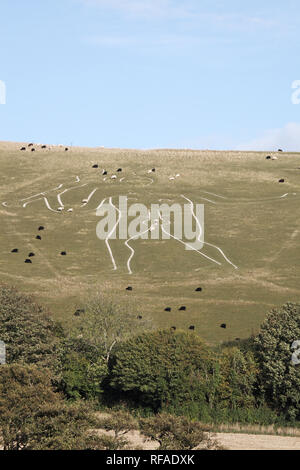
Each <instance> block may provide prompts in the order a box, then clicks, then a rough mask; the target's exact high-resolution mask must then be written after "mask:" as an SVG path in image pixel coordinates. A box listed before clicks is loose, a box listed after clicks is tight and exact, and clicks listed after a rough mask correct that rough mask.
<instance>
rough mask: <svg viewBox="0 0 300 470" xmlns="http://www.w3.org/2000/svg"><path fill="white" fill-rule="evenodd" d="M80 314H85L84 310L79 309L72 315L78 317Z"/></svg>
mask: <svg viewBox="0 0 300 470" xmlns="http://www.w3.org/2000/svg"><path fill="white" fill-rule="evenodd" d="M82 313H85V310H84V308H79V309H78V310H76V312H75V313H74V316H75V317H80V315H81V314H82Z"/></svg>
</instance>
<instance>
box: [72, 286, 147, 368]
mask: <svg viewBox="0 0 300 470" xmlns="http://www.w3.org/2000/svg"><path fill="white" fill-rule="evenodd" d="M84 310H85V312H84V313H83V314H82V315H81V316H79V317H77V318H76V319H74V322H73V327H72V331H71V335H70V336H71V338H81V339H82V340H83V341H84V342H85V343H86V344H89V345H90V346H92V347H95V348H97V350H98V351H99V352H101V354H102V357H103V358H104V360H105V361H106V362H108V361H109V358H110V355H111V353H112V351H113V350H114V348H115V346H116V345H117V344H118V343H119V342H120V341H123V340H124V339H126V338H128V337H129V336H130V335H132V332H135V333H138V332H139V331H144V330H145V329H146V328H149V326H150V323H149V322H146V321H145V320H143V319H139V318H138V316H137V315H136V313H134V312H132V311H131V309H130V308H128V307H126V306H123V305H122V306H121V305H118V304H116V303H114V302H113V301H112V300H111V299H110V298H108V297H104V296H102V295H101V294H96V295H95V297H94V298H92V299H90V300H89V302H87V304H86V305H85V308H84Z"/></svg>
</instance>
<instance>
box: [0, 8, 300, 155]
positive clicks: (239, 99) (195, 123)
mask: <svg viewBox="0 0 300 470" xmlns="http://www.w3.org/2000/svg"><path fill="white" fill-rule="evenodd" d="M0 12H1V27H0V59H1V60H0V80H1V81H3V82H5V84H6V104H5V105H0V140H10V141H35V142H45V143H52V144H58V143H63V144H68V145H69V144H70V143H73V144H74V145H85V146H105V147H126V148H158V147H159V148H165V147H167V148H200V149H201V148H210V149H266V150H273V149H277V148H278V147H282V148H284V149H287V150H299V151H300V105H298V106H297V105H295V104H292V101H291V96H292V93H293V90H292V83H293V82H294V81H295V80H300V67H299V62H300V59H299V57H300V40H299V30H300V15H299V1H298V0H285V1H283V0H264V1H263V2H261V1H258V0H251V1H248V0H244V1H242V2H241V1H240V0H225V1H218V0H215V1H212V0H43V1H39V0H26V1H24V0H2V1H1V8H0ZM299 96H300V95H299Z"/></svg>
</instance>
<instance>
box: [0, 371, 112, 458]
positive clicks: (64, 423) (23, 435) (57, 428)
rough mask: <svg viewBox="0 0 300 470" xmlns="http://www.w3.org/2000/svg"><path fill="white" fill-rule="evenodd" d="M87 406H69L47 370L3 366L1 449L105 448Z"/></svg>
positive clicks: (0, 420)
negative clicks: (95, 429)
mask: <svg viewBox="0 0 300 470" xmlns="http://www.w3.org/2000/svg"><path fill="white" fill-rule="evenodd" d="M96 424H97V421H96V420H95V418H94V414H93V412H92V410H91V409H90V408H89V407H88V406H87V405H86V404H79V405H71V406H69V405H67V404H66V403H64V401H63V399H62V397H61V396H60V394H58V393H55V392H54V391H53V389H52V387H51V376H50V374H49V372H47V370H45V369H44V370H40V369H38V368H37V367H36V366H28V365H25V366H24V365H21V364H11V365H2V366H0V445H2V446H3V448H4V450H28V449H34V450H69V449H70V450H73V449H74V450H81V449H94V448H100V449H103V448H105V442H104V441H103V439H101V438H100V437H98V436H97V434H96V432H93V431H91V429H93V426H96Z"/></svg>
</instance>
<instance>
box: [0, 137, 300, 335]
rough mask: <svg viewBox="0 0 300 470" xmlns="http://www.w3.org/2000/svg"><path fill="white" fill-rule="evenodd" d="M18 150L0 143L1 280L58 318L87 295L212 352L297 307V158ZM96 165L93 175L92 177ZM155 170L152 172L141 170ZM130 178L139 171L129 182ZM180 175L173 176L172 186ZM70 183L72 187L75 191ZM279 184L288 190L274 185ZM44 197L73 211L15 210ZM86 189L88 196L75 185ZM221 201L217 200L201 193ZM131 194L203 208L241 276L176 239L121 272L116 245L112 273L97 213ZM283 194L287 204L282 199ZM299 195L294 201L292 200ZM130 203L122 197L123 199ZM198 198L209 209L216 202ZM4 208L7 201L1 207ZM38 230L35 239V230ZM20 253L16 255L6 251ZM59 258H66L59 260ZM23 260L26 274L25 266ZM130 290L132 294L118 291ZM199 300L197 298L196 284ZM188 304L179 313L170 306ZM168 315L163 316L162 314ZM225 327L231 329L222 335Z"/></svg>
mask: <svg viewBox="0 0 300 470" xmlns="http://www.w3.org/2000/svg"><path fill="white" fill-rule="evenodd" d="M19 147H20V145H19V144H12V143H0V170H1V171H0V195H1V200H0V217H1V232H0V280H1V281H3V282H7V283H11V284H14V285H16V286H17V287H19V288H20V289H22V290H23V291H26V292H30V293H33V294H34V295H35V296H36V297H37V298H38V300H39V301H40V302H43V303H44V304H46V305H47V306H49V309H50V310H51V312H52V313H53V315H54V317H55V318H58V319H60V320H63V321H66V322H68V321H70V319H71V318H72V315H73V313H74V311H75V310H76V308H78V306H80V305H81V304H82V302H83V301H84V298H87V297H89V296H90V295H92V294H93V292H94V291H95V290H102V291H103V292H108V293H110V294H111V295H113V296H114V297H115V299H116V301H118V302H122V301H124V300H126V302H128V301H129V302H132V308H134V309H136V310H137V311H138V312H141V313H143V315H145V316H151V318H152V319H153V321H154V323H155V325H156V326H159V327H171V326H176V327H177V328H183V329H187V328H188V327H189V326H190V325H195V327H196V332H197V333H198V334H199V335H201V336H202V337H203V338H204V339H205V340H207V341H208V342H209V343H210V344H217V343H219V342H221V341H228V340H234V339H235V338H237V337H239V338H245V337H247V336H249V335H250V334H252V333H255V332H257V331H258V329H259V325H260V324H261V322H262V321H263V319H264V317H265V315H266V313H267V312H268V310H270V309H271V308H272V307H273V306H277V305H281V304H283V303H285V302H286V301H299V299H300V287H299V276H300V264H299V247H298V245H299V235H300V217H299V215H300V206H299V201H300V170H299V169H298V167H300V154H296V153H294V154H292V153H289V154H285V153H283V154H278V158H279V159H278V160H277V161H268V160H265V156H266V155H267V153H262V152H257V153H255V152H248V153H247V152H213V151H187V150H183V151H179V150H156V151H135V150H109V149H102V148H98V149H84V148H73V149H72V150H71V151H70V152H64V149H62V148H59V147H53V148H52V149H51V151H42V150H38V151H36V152H34V153H31V152H29V151H26V152H20V151H19ZM93 163H98V164H99V169H98V170H97V169H92V164H93ZM118 167H122V168H123V173H122V175H121V176H122V177H125V180H124V181H123V182H122V183H120V182H118V181H111V180H110V179H108V180H107V181H105V182H104V181H103V177H102V175H101V170H102V168H106V169H107V170H108V172H109V173H110V174H112V173H115V171H116V169H117V168H118ZM152 167H155V168H156V173H155V174H154V175H150V176H151V177H152V178H153V179H154V183H153V184H150V181H149V179H148V178H149V175H148V174H147V171H148V170H149V169H151V168H152ZM134 173H135V174H134ZM176 173H180V175H181V176H180V178H177V179H176V180H175V181H170V180H169V177H170V176H172V175H175V174H176ZM76 175H78V176H79V177H80V179H81V181H80V183H76V182H75V177H76ZM279 178H285V180H286V182H285V184H279V183H278V180H279ZM61 183H63V184H64V186H63V187H62V188H61V189H60V190H56V191H52V192H50V193H48V194H47V197H48V199H49V203H50V204H51V206H52V207H53V208H54V209H56V208H57V207H58V206H59V204H58V201H57V199H56V196H57V194H58V193H59V192H62V191H63V190H64V189H66V188H69V187H72V186H78V187H77V189H74V190H72V191H69V192H67V193H66V194H64V195H62V200H63V202H64V204H65V207H66V209H67V208H69V207H72V208H73V209H74V212H73V213H67V212H63V213H61V214H56V213H54V212H50V211H49V210H48V209H47V208H46V206H45V203H44V201H43V200H40V201H37V202H34V203H32V204H29V205H28V206H27V207H26V208H23V207H22V203H21V202H20V200H21V199H23V198H27V197H29V196H32V195H34V194H37V193H40V192H41V191H46V190H49V189H51V188H55V187H56V186H58V185H59V184H61ZM84 183H87V185H86V186H85V187H80V185H81V184H84ZM96 187H98V188H99V189H98V191H97V192H96V194H95V195H94V196H93V198H92V199H91V201H90V203H89V204H88V205H87V206H86V207H84V208H81V207H80V205H81V201H82V199H84V198H86V197H87V196H88V195H89V194H90V193H91V191H92V190H93V189H94V188H96ZM205 191H207V192H210V193H216V194H218V195H221V196H224V197H226V199H221V198H217V197H215V196H212V195H209V194H207V193H205ZM130 192H134V193H136V194H135V195H131V197H135V198H137V199H138V201H133V202H142V203H145V204H148V205H149V204H150V203H157V202H158V200H159V199H162V198H167V199H172V200H174V201H175V202H181V203H182V202H183V200H182V198H181V197H180V195H181V194H184V195H185V196H187V197H188V198H190V199H191V200H192V201H194V202H195V203H203V202H204V203H205V240H206V241H207V242H209V243H212V244H214V245H217V246H219V247H220V248H221V249H222V250H223V251H224V252H225V254H226V255H227V256H228V257H229V258H230V260H231V261H232V262H233V263H234V264H235V265H237V266H238V267H239V269H238V270H235V269H233V267H232V266H230V265H229V264H228V263H226V262H225V260H224V259H223V258H222V256H221V255H220V253H218V252H217V251H216V250H215V249H213V248H211V247H207V246H206V247H205V248H204V249H203V252H204V253H206V254H207V255H208V256H212V257H214V258H215V259H217V260H218V261H220V262H221V263H222V265H221V266H217V265H215V264H213V263H211V262H210V261H208V260H206V259H205V258H203V257H202V256H200V255H198V254H197V253H194V252H189V251H186V250H185V249H184V247H183V246H182V245H181V244H179V243H177V242H176V241H174V240H170V241H160V242H157V241H151V240H148V241H147V240H138V241H134V242H131V245H132V246H133V247H134V248H135V250H136V254H135V257H134V258H133V261H132V269H133V274H132V275H131V276H130V275H128V271H127V268H126V262H127V259H128V257H129V255H130V253H129V250H128V249H127V248H126V247H125V246H124V242H122V241H112V242H111V246H112V249H113V252H114V255H115V258H116V262H117V265H118V267H119V269H118V270H117V271H113V270H112V264H111V260H110V257H109V255H108V252H107V249H106V246H105V243H104V242H102V241H100V240H98V238H97V237H96V225H97V223H98V221H99V219H98V218H97V217H96V215H95V210H94V209H95V208H96V207H97V206H98V204H99V203H100V202H101V201H102V199H103V198H104V197H109V196H113V197H114V198H115V199H113V200H114V202H116V201H117V199H116V198H117V196H118V195H128V194H129V193H130ZM285 193H289V195H288V197H286V198H281V199H280V196H282V195H283V194H285ZM293 193H296V195H293ZM129 196H130V194H129ZM201 197H206V198H208V199H211V200H214V201H215V202H217V204H215V205H213V204H210V203H208V202H205V201H204V200H203V199H201ZM2 202H7V204H8V207H4V206H3V205H2ZM39 225H45V227H46V230H45V231H44V232H42V233H41V235H42V238H43V239H42V241H38V240H35V236H36V235H37V233H38V232H37V228H38V226H39ZM13 248H19V250H20V253H19V254H17V255H13V254H11V253H10V251H11V250H12V249H13ZM63 250H66V251H67V253H68V255H67V256H66V257H62V256H60V252H61V251H63ZM29 251H34V252H35V253H36V256H35V258H34V259H33V264H32V265H26V264H25V263H24V260H25V258H26V257H27V254H28V253H29ZM128 285H132V286H133V288H134V290H133V292H131V293H128V292H126V291H125V288H126V287H127V286H128ZM200 286H201V287H202V288H203V292H202V293H196V292H195V288H196V287H200ZM181 305H186V307H187V311H186V312H179V311H178V308H179V307H180V306H181ZM167 306H170V307H172V312H171V313H166V312H164V308H165V307H167ZM221 323H227V329H226V330H223V329H221V328H220V324H221Z"/></svg>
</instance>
